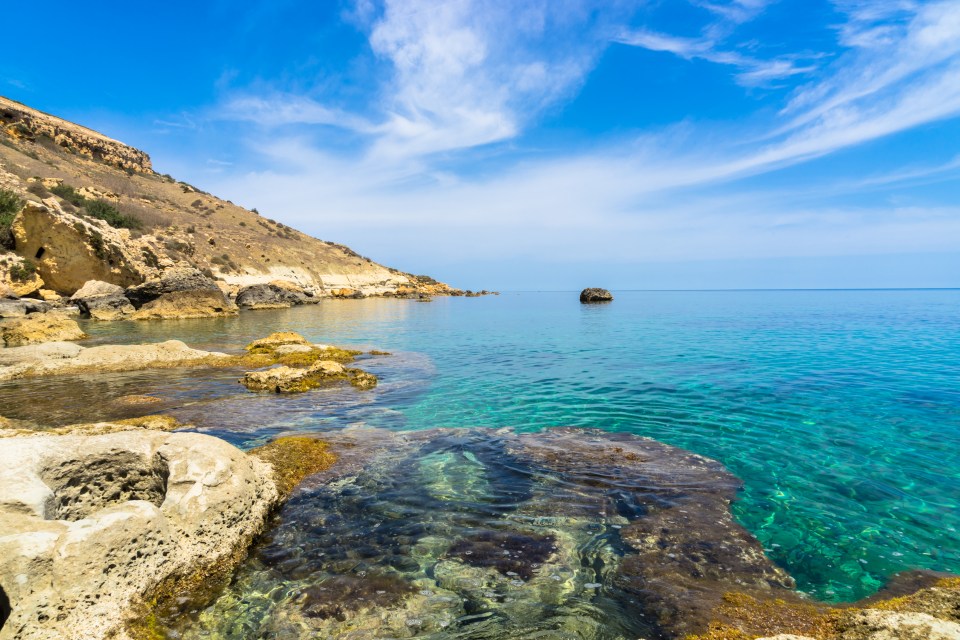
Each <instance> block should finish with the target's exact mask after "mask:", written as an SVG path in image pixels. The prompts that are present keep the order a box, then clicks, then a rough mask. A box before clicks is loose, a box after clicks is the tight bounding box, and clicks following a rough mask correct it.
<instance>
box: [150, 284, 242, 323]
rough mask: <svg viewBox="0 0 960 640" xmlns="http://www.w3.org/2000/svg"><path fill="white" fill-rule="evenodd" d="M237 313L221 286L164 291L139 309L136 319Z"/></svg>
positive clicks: (200, 316)
mask: <svg viewBox="0 0 960 640" xmlns="http://www.w3.org/2000/svg"><path fill="white" fill-rule="evenodd" d="M235 313H237V307H236V305H234V304H233V303H232V302H230V301H229V300H227V298H226V297H225V296H224V295H223V292H222V291H220V289H219V288H214V289H197V290H190V291H173V292H170V293H164V294H163V295H161V296H160V297H159V298H157V299H155V300H152V301H150V302H148V303H146V304H145V305H143V306H142V307H140V309H139V310H137V311H136V312H135V313H134V314H133V315H132V316H131V317H132V319H134V320H163V319H169V318H212V317H217V316H226V315H232V314H235Z"/></svg>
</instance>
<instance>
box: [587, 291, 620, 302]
mask: <svg viewBox="0 0 960 640" xmlns="http://www.w3.org/2000/svg"><path fill="white" fill-rule="evenodd" d="M611 300H613V294H612V293H610V292H609V291H607V290H606V289H597V288H589V289H584V290H583V291H581V292H580V302H583V303H588V302H610V301H611Z"/></svg>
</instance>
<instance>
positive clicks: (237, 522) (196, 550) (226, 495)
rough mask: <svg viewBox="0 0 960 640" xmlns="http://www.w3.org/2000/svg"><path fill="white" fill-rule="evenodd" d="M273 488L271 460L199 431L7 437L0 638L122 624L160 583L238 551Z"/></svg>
mask: <svg viewBox="0 0 960 640" xmlns="http://www.w3.org/2000/svg"><path fill="white" fill-rule="evenodd" d="M278 498H279V494H278V492H277V489H276V487H275V485H274V483H273V481H272V478H271V469H270V467H269V466H268V465H267V464H265V463H262V462H260V461H259V460H257V459H255V458H251V457H249V456H247V455H245V454H244V453H243V452H241V451H239V450H238V449H236V448H234V447H232V446H231V445H228V444H227V443H225V442H223V441H221V440H218V439H216V438H212V437H210V436H205V435H201V434H195V433H165V432H155V431H137V432H122V433H114V434H106V435H98V436H72V435H66V436H46V437H44V436H37V437H27V438H14V439H8V440H5V441H4V443H3V447H2V448H0V583H2V585H3V588H4V590H5V592H6V595H7V597H8V598H9V600H10V604H11V609H12V611H11V614H10V618H9V619H8V620H7V622H6V624H5V625H4V627H3V630H2V631H0V638H4V639H6V638H80V637H82V638H91V639H92V638H105V637H108V636H113V635H115V634H118V633H122V625H123V623H124V622H125V620H124V616H125V614H126V613H127V611H128V610H129V609H130V607H131V606H133V604H134V603H135V602H136V600H137V598H139V597H140V596H142V595H144V594H146V593H148V592H149V591H150V590H151V589H152V588H155V587H156V586H157V585H158V584H159V583H160V582H161V581H163V580H164V579H167V578H169V577H171V576H176V575H187V574H189V573H192V572H195V571H197V570H198V569H199V568H201V567H215V566H216V565H217V564H218V563H222V562H230V561H231V559H232V558H235V557H236V556H237V554H238V550H241V553H242V550H244V549H246V547H247V546H249V544H250V542H251V541H252V540H253V537H254V536H255V535H257V534H258V533H259V532H260V531H261V530H262V529H263V526H264V523H265V520H266V517H267V515H268V513H269V511H270V509H271V508H272V507H273V506H274V505H275V504H276V503H277V500H278Z"/></svg>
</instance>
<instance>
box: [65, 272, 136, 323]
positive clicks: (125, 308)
mask: <svg viewBox="0 0 960 640" xmlns="http://www.w3.org/2000/svg"><path fill="white" fill-rule="evenodd" d="M70 301H71V302H74V303H76V305H77V306H78V307H79V308H80V312H81V313H82V314H83V315H86V316H89V317H90V318H93V319H94V320H122V319H123V318H127V317H129V316H131V315H133V312H134V311H136V310H135V309H134V308H133V305H132V304H130V301H129V300H127V298H126V296H124V295H123V287H120V286H118V285H115V284H111V283H109V282H103V281H102V280H89V281H87V282H85V283H84V285H83V286H82V287H80V288H79V289H78V290H77V291H76V292H74V294H73V295H72V296H70Z"/></svg>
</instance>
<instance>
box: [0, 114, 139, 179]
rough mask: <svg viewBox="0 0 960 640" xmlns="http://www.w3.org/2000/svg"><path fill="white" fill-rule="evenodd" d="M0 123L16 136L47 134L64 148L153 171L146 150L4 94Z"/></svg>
mask: <svg viewBox="0 0 960 640" xmlns="http://www.w3.org/2000/svg"><path fill="white" fill-rule="evenodd" d="M0 126H2V127H3V128H4V129H5V130H6V133H7V135H10V136H12V137H14V138H27V139H29V140H35V139H37V138H40V137H45V138H48V139H49V140H51V141H53V143H54V144H57V145H59V146H61V147H63V148H64V149H67V150H70V151H72V152H74V153H78V154H80V155H82V156H86V157H88V158H92V159H94V160H99V161H101V162H105V163H107V164H111V165H113V166H116V167H119V168H120V169H128V170H130V171H139V172H144V173H152V169H151V167H150V156H148V155H147V154H146V153H144V152H143V151H140V150H139V149H134V148H133V147H129V146H127V145H125V144H123V143H122V142H117V141H116V140H112V139H110V138H108V137H107V136H105V135H103V134H102V133H97V132H96V131H93V130H92V129H87V128H86V127H81V126H79V125H75V124H72V123H70V122H66V121H65V120H61V119H60V118H56V117H54V116H51V115H48V114H46V113H43V112H41V111H37V110H36V109H31V108H30V107H28V106H26V105H23V104H20V103H19V102H14V101H13V100H9V99H7V98H3V97H0Z"/></svg>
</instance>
